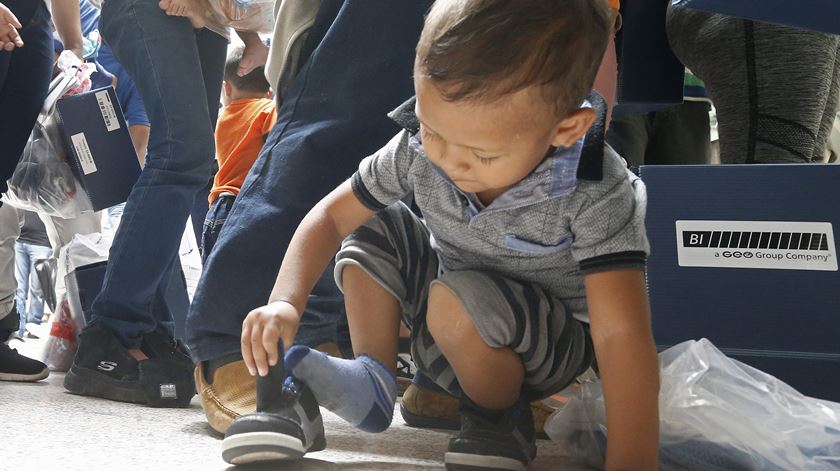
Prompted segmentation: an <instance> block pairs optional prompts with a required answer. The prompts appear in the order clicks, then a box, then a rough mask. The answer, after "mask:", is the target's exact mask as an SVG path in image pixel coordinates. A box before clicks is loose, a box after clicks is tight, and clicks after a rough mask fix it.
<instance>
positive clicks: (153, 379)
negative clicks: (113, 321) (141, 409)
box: [64, 322, 195, 407]
mask: <svg viewBox="0 0 840 471" xmlns="http://www.w3.org/2000/svg"><path fill="white" fill-rule="evenodd" d="M149 355H151V356H152V357H150V358H149V359H148V360H143V361H137V360H135V359H134V357H132V356H131V354H130V353H129V352H128V350H127V349H126V348H125V347H124V346H123V345H122V344H121V343H120V341H119V340H117V338H116V337H115V336H114V333H113V332H111V330H110V329H108V328H107V327H105V324H103V323H101V322H96V323H93V324H91V325H89V326H87V327H85V328H84V330H82V333H81V334H80V335H79V351H78V352H76V357H75V358H74V359H73V366H72V367H71V368H70V371H68V372H67V376H65V377H64V388H65V389H67V390H68V391H70V392H71V393H73V394H80V395H83V396H95V397H101V398H105V399H110V400H112V401H120V402H133V403H139V404H147V405H149V406H152V407H186V406H188V405H189V403H190V399H192V397H193V395H195V385H194V383H193V379H192V371H191V370H190V368H188V367H185V366H184V365H181V364H180V363H178V362H177V361H174V360H172V359H169V358H165V357H154V354H153V352H150V353H148V354H147V356H149Z"/></svg>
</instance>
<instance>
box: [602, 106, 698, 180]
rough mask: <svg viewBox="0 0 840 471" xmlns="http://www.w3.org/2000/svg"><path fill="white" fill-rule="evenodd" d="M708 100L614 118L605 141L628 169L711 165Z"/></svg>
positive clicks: (620, 115) (615, 116)
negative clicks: (673, 165) (675, 165)
mask: <svg viewBox="0 0 840 471" xmlns="http://www.w3.org/2000/svg"><path fill="white" fill-rule="evenodd" d="M709 108H710V105H709V103H708V102H707V101H685V102H683V103H682V104H681V105H677V106H671V107H668V108H665V109H662V110H659V111H651V112H648V113H628V114H619V115H614V116H613V120H612V122H611V123H610V127H609V129H608V130H607V135H606V139H607V142H608V143H609V144H610V146H612V148H613V149H615V151H616V152H618V154H619V155H620V156H622V157H623V158H624V159H625V160H626V161H627V164H628V165H630V166H631V167H638V166H640V165H669V164H683V165H686V164H695V165H700V164H708V163H710V162H711V153H712V149H711V140H710V137H709V133H710V129H709Z"/></svg>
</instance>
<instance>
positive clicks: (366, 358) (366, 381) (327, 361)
mask: <svg viewBox="0 0 840 471" xmlns="http://www.w3.org/2000/svg"><path fill="white" fill-rule="evenodd" d="M342 285H343V288H344V302H345V305H346V308H347V319H348V322H349V326H350V338H351V339H352V341H353V350H354V352H355V353H356V359H355V360H342V359H339V358H332V357H329V356H327V355H326V354H323V353H320V352H317V351H315V350H312V349H310V348H308V347H303V346H294V347H292V348H290V349H289V352H288V353H287V354H286V359H285V361H286V367H287V368H288V369H289V370H291V371H292V373H293V374H294V376H295V377H297V378H299V379H301V380H303V381H304V382H306V383H307V384H308V385H309V387H310V388H311V389H312V392H313V393H314V394H315V398H316V399H317V400H318V403H319V404H320V405H322V406H324V407H326V408H327V409H329V410H331V411H333V412H334V413H336V414H337V415H338V416H339V417H341V418H343V419H345V420H347V421H348V422H350V423H351V424H353V425H355V426H357V427H359V428H360V429H362V430H365V431H368V432H381V431H383V430H385V429H387V428H388V426H389V425H390V424H391V419H392V417H393V413H394V401H395V400H396V397H397V383H396V378H395V371H396V367H397V364H396V358H397V342H398V336H399V328H400V306H399V304H398V303H397V300H396V299H395V298H394V297H393V296H392V295H391V294H390V293H388V292H387V291H385V289H384V288H382V286H380V285H379V283H377V282H375V281H374V280H373V279H372V278H371V277H370V276H368V274H367V273H366V272H365V271H364V270H362V269H361V268H359V267H357V266H355V265H348V266H346V267H345V268H344V269H343V272H342Z"/></svg>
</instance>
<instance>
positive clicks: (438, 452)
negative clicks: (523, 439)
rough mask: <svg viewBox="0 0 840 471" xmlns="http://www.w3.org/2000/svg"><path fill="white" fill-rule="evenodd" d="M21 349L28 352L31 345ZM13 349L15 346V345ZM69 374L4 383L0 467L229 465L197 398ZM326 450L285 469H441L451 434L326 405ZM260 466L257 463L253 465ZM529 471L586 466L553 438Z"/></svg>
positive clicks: (0, 392)
mask: <svg viewBox="0 0 840 471" xmlns="http://www.w3.org/2000/svg"><path fill="white" fill-rule="evenodd" d="M30 342H31V341H27V342H26V343H29V344H30V345H24V346H20V349H19V351H21V352H24V353H27V352H28V351H29V350H30V348H27V347H30V346H31V343H30ZM13 346H14V345H13ZM63 380H64V374H62V373H53V374H51V375H50V377H49V378H47V380H45V381H42V382H38V383H8V382H0V417H2V421H3V427H2V432H0V436H2V440H0V470H2V471H7V470H8V471H11V470H28V469H38V470H53V469H61V470H105V469H110V470H114V471H116V470H128V469H142V470H149V469H151V470H179V471H180V470H223V469H234V468H233V467H229V465H227V464H226V463H225V462H224V461H222V458H221V437H219V436H218V435H217V434H215V432H213V431H212V430H211V429H210V428H209V427H208V426H207V423H206V421H205V420H204V413H203V411H202V410H201V406H200V405H199V403H198V399H197V398H194V399H193V402H192V404H191V406H190V407H189V408H188V409H153V408H149V407H144V406H138V405H133V404H123V403H118V402H111V401H105V400H101V399H94V398H89V397H82V396H74V395H72V394H69V393H67V392H65V390H64V388H63V387H62V381H63ZM322 413H323V414H324V422H325V427H326V433H327V449H326V450H325V451H322V452H318V453H313V454H311V455H307V457H306V458H305V459H304V460H302V461H300V462H295V463H289V464H288V465H285V466H281V467H273V468H270V467H263V468H259V467H258V468H256V469H284V470H286V469H288V470H300V471H309V470H312V471H314V470H318V471H321V470H338V469H342V470H344V469H348V470H400V471H408V470H427V469H443V461H442V460H443V453H444V452H445V451H446V444H447V440H448V439H449V438H450V436H451V434H450V433H449V432H445V431H437V430H421V429H414V428H410V427H407V426H406V425H405V423H404V422H403V420H402V417H401V416H400V413H399V410H397V411H396V412H395V414H394V423H393V425H392V426H391V428H390V429H389V430H388V431H387V432H385V433H382V434H377V435H374V434H368V433H363V432H360V431H358V430H356V429H355V428H353V427H351V426H349V425H347V424H346V423H344V422H343V421H342V420H341V419H339V418H338V417H336V416H335V415H333V414H331V413H330V412H328V411H326V410H324V409H322ZM248 469H255V468H248ZM528 469H529V470H530V471H540V470H545V471H547V470H557V469H564V470H567V471H582V470H586V469H587V468H585V467H580V466H576V465H574V464H573V463H570V462H568V460H566V459H564V458H563V457H562V456H561V454H560V450H559V449H558V448H557V447H556V446H554V445H553V444H552V443H551V442H549V441H543V440H541V441H540V442H539V453H538V456H537V459H536V460H535V461H534V463H533V464H532V466H531V467H529V468H528Z"/></svg>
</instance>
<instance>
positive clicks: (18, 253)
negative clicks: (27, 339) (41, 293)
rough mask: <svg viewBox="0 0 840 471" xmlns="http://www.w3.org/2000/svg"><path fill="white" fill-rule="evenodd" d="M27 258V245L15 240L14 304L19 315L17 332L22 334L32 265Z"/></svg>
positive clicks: (26, 318)
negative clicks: (15, 285)
mask: <svg viewBox="0 0 840 471" xmlns="http://www.w3.org/2000/svg"><path fill="white" fill-rule="evenodd" d="M31 262H32V261H31V260H30V259H29V247H28V245H27V244H25V243H23V242H15V281H17V288H16V289H15V305H16V306H17V311H18V315H19V316H20V327H19V328H18V333H19V334H20V335H23V330H24V326H25V325H26V321H27V320H28V319H29V314H28V312H27V309H26V299H27V298H28V294H29V267H30V266H31V265H32V263H31Z"/></svg>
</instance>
